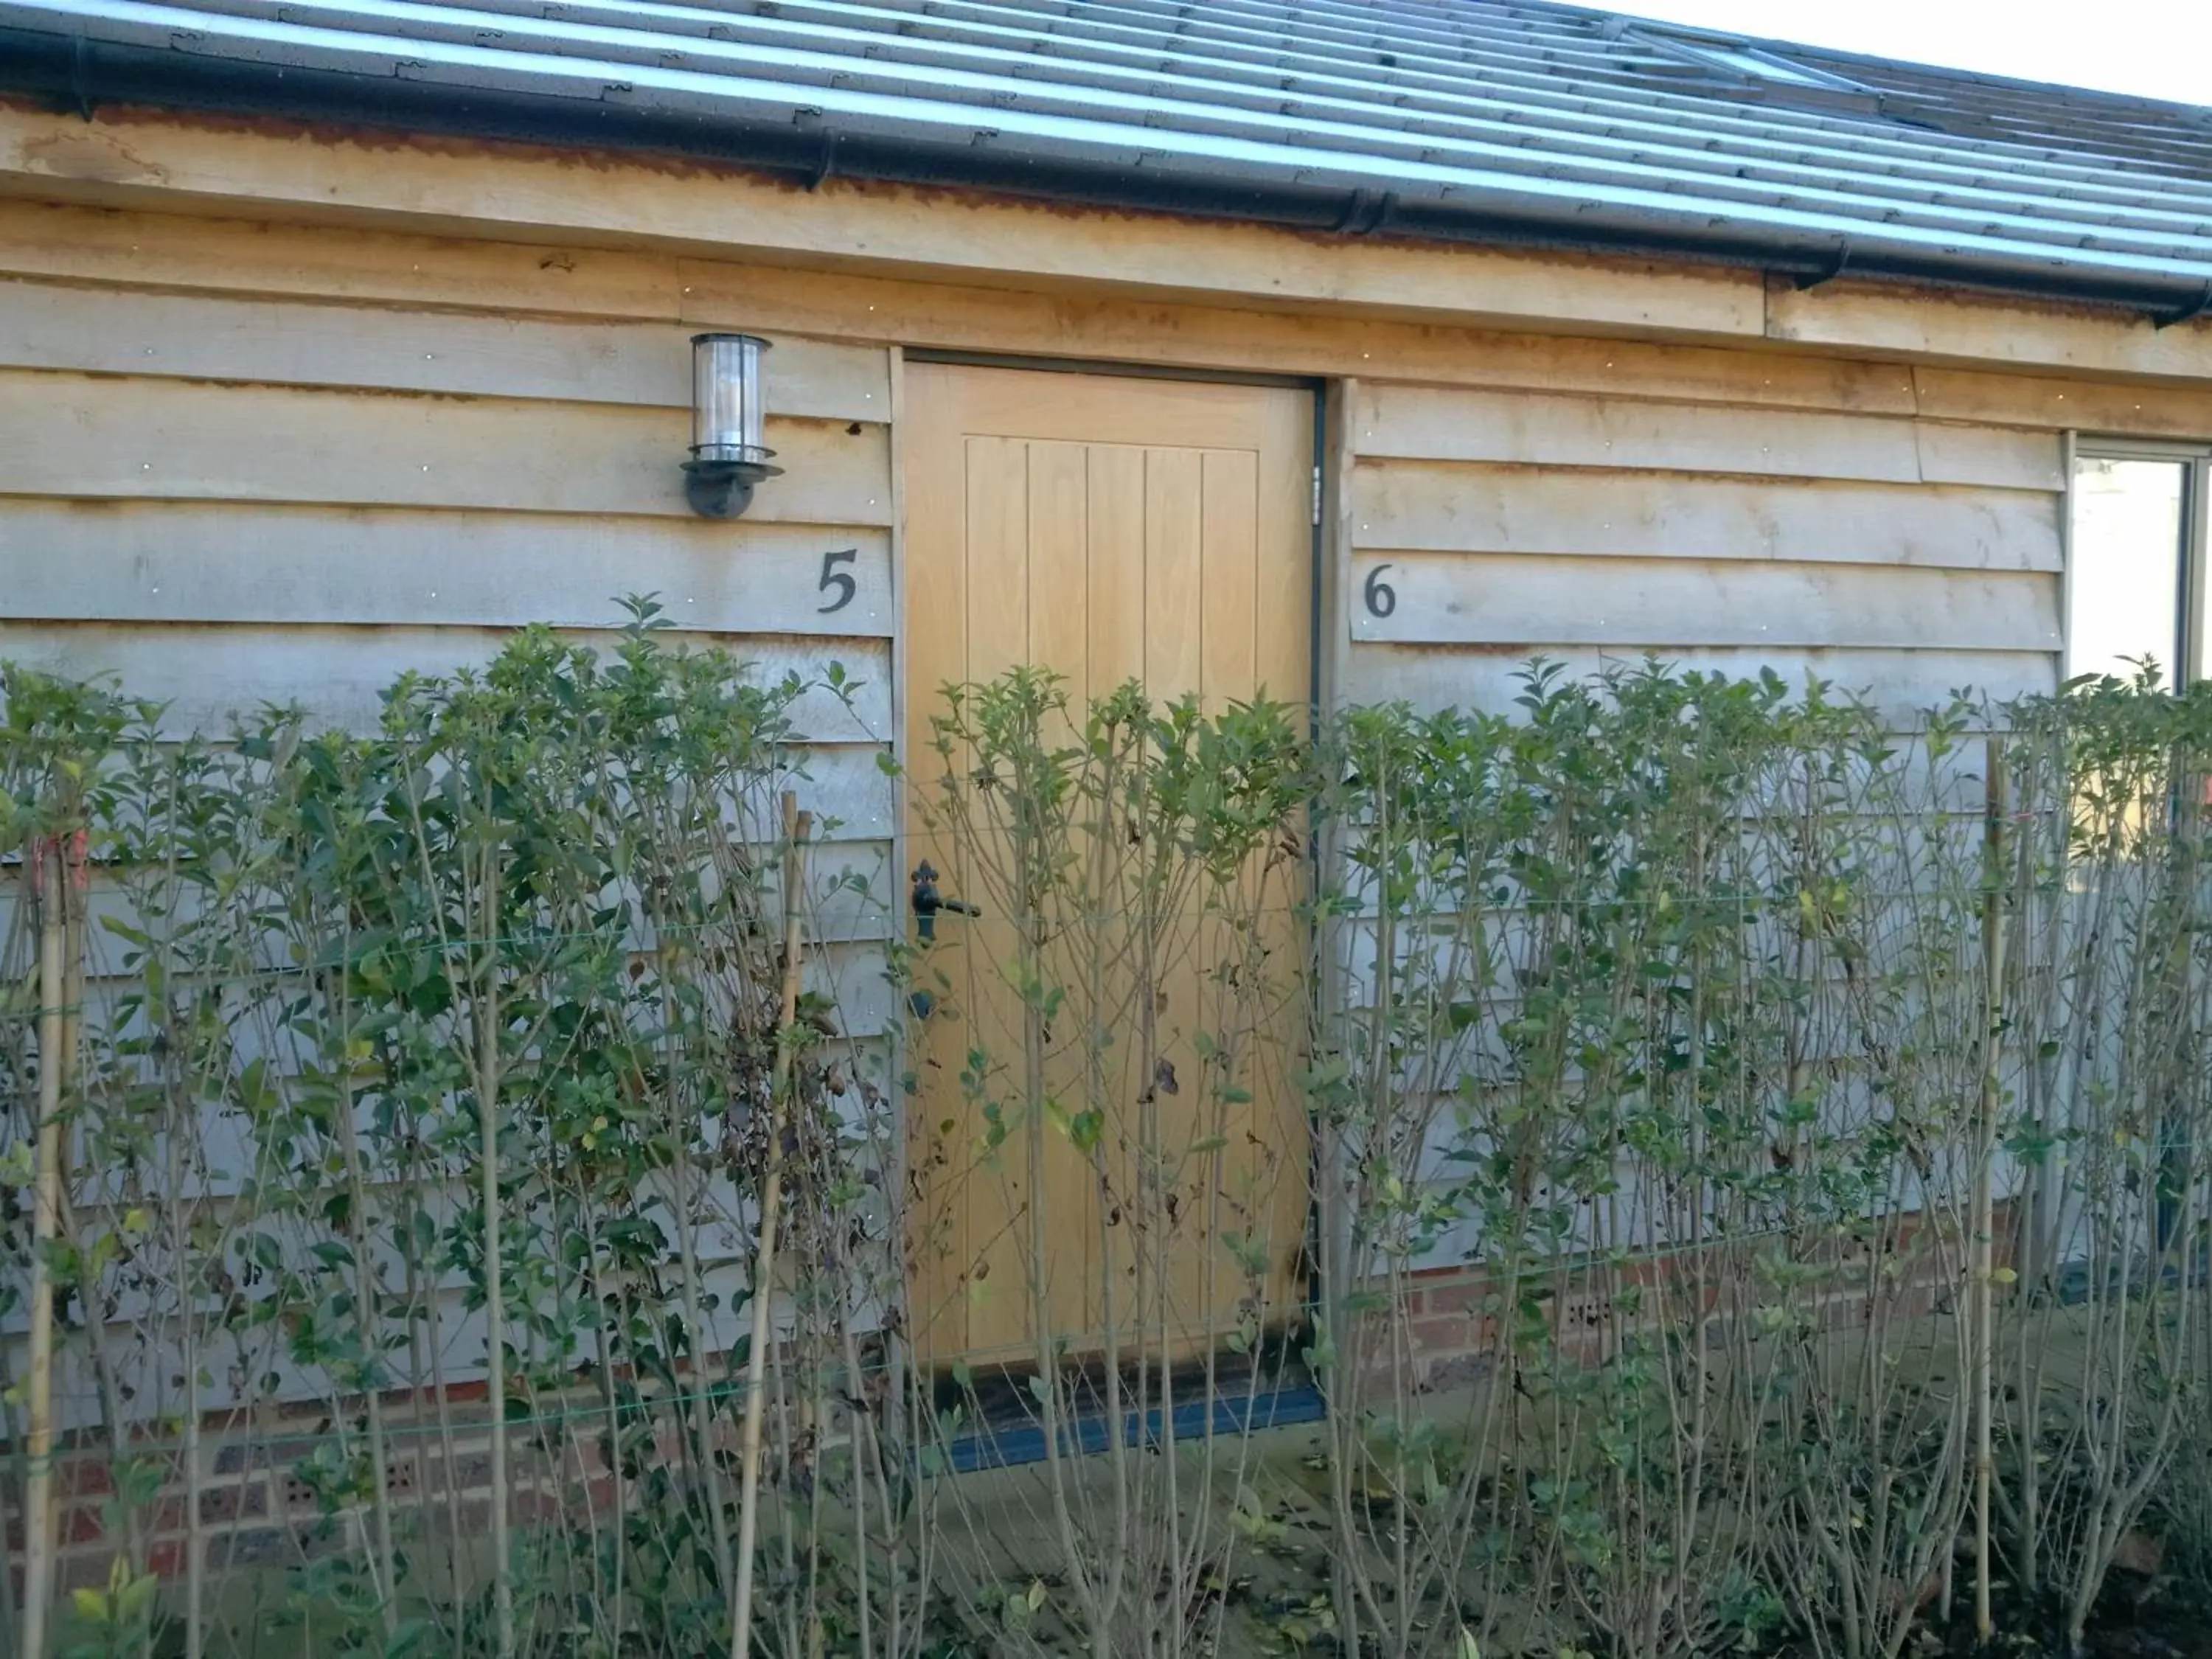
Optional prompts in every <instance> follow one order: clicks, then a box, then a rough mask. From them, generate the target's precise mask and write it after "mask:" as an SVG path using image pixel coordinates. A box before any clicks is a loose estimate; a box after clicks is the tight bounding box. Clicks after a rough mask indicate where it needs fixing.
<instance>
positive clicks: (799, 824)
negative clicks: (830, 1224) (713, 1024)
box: [730, 791, 814, 1659]
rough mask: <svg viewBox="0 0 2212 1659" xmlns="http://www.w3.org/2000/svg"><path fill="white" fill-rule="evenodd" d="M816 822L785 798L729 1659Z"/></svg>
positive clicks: (761, 1384)
mask: <svg viewBox="0 0 2212 1659" xmlns="http://www.w3.org/2000/svg"><path fill="white" fill-rule="evenodd" d="M813 829H814V816H813V814H812V813H811V812H802V811H799V797H798V796H797V795H795V794H793V793H789V792H788V791H787V792H786V793H785V794H784V797H783V849H784V850H783V1008H782V1012H781V1015H780V1016H779V1018H778V1019H777V1021H776V1028H775V1073H774V1078H773V1081H772V1082H771V1083H770V1084H769V1097H768V1177H767V1179H766V1181H765V1182H763V1185H762V1188H761V1222H760V1249H759V1251H758V1252H757V1254H756V1255H755V1256H754V1258H753V1261H754V1267H753V1345H752V1349H751V1351H750V1352H749V1353H747V1354H746V1355H745V1425H744V1441H743V1442H742V1450H743V1463H742V1469H741V1474H740V1475H739V1480H740V1491H739V1497H738V1585H737V1607H736V1613H735V1617H734V1619H733V1620H732V1627H731V1634H730V1659H745V1656H746V1655H747V1654H748V1653H750V1651H751V1650H752V1630H753V1541H754V1538H755V1536H756V1534H757V1533H758V1531H759V1529H760V1522H759V1516H760V1466H761V1407H762V1402H763V1395H765V1393H766V1392H767V1383H766V1372H767V1369H768V1345H769V1338H770V1335H771V1334H772V1329H771V1328H772V1324H773V1321H772V1319H771V1317H770V1315H771V1313H772V1311H773V1304H774V1302H775V1297H774V1295H773V1291H774V1285H775V1211H776V1205H777V1203H778V1201H779V1200H781V1198H782V1196H783V1123H782V1120H781V1115H780V1113H779V1110H778V1106H779V1103H781V1101H782V1099H783V1097H784V1095H785V1092H786V1090H787V1085H788V1083H789V1081H790V1078H791V1070H792V1059H791V1044H792V1040H793V1031H794V1030H795V1028H796V1027H797V1025H798V1024H799V949H800V945H801V943H802V940H803V938H804V933H803V932H802V928H801V922H802V920H803V918H802V915H801V912H802V910H803V908H804V905H805V894H806V848H805V842H806V837H807V836H809V835H810V834H811V833H812V831H813Z"/></svg>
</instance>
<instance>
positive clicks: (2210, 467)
mask: <svg viewBox="0 0 2212 1659" xmlns="http://www.w3.org/2000/svg"><path fill="white" fill-rule="evenodd" d="M2083 461H2172V462H2176V463H2179V464H2180V465H2182V468H2183V471H2182V486H2181V488H2182V497H2181V544H2180V545H2179V547H2178V548H2177V549H2176V550H2175V551H2176V553H2177V555H2178V558H2177V560H2176V568H2175V571H2174V581H2175V584H2176V586H2177V589H2178V592H2177V594H2176V599H2177V604H2176V607H2175V609H2176V613H2177V615H2178V616H2179V619H2180V626H2179V628H2178V629H2176V631H2175V636H2174V638H2173V639H2172V641H2168V643H2167V649H2168V650H2169V651H2170V652H2171V653H2172V664H2173V684H2174V685H2175V687H2176V689H2179V688H2180V687H2182V686H2185V685H2187V684H2190V683H2191V681H2194V680H2201V679H2204V678H2208V677H2212V618H2208V617H2207V616H2206V615H2205V611H2206V609H2207V605H2208V601H2212V563H2209V562H2208V561H2212V512H2208V509H2212V441H2202V442H2194V441H2188V440H2185V439H2163V438H2108V437H2103V436H2100V435H2096V434H2093V433H2081V432H2069V433H2068V434H2067V435H2066V442H2065V453H2064V458H2063V466H2064V468H2065V478H2066V501H2065V509H2064V510H2065V523H2064V526H2063V530H2064V539H2063V544H2062V549H2063V559H2064V561H2065V581H2064V588H2063V593H2062V596H2061V599H2060V605H2061V612H2060V617H2059V636H2060V637H2059V653H2058V666H2059V678H2060V680H2061V682H2062V683H2063V682H2064V681H2065V680H2067V679H2069V678H2072V677H2073V675H2074V662H2073V657H2074V608H2075V606H2074V582H2075V575H2076V569H2075V557H2074V524H2075V511H2076V509H2077V508H2078V507H2079V505H2080V489H2079V485H2078V482H2077V480H2078V477H2079V474H2080V471H2081V463H2082V462H2083Z"/></svg>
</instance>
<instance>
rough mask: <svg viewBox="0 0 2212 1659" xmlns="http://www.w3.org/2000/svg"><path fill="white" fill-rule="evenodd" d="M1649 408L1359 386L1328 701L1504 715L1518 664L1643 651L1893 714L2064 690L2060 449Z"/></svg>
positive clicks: (1600, 400)
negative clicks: (1824, 692)
mask: <svg viewBox="0 0 2212 1659" xmlns="http://www.w3.org/2000/svg"><path fill="white" fill-rule="evenodd" d="M1723 390H1724V389H1723ZM1649 391H1650V388H1642V387H1638V386H1637V384H1636V382H1635V380H1634V377H1633V376H1626V377H1624V380H1623V384H1622V386H1621V388H1620V391H1619V392H1615V393H1608V394H1607V395H1606V396H1603V397H1593V396H1589V395H1584V394H1579V393H1571V394H1561V393H1554V392H1499V391H1494V390H1488V389H1481V390H1477V389H1470V388H1455V387H1445V386H1433V385H1407V384H1389V383H1379V384H1378V383H1377V382H1376V381H1375V380H1373V379H1371V378H1363V379H1362V380H1360V381H1359V383H1358V386H1357V388H1356V390H1355V392H1354V393H1353V395H1352V398H1350V400H1349V404H1348V409H1347V413H1348V416H1349V417H1350V418H1349V421H1348V423H1347V441H1348V447H1349V448H1350V450H1351V451H1352V458H1351V477H1350V479H1349V481H1348V489H1347V490H1346V495H1345V500H1344V520H1343V522H1344V526H1345V535H1344V539H1345V541H1346V543H1347V544H1349V547H1350V550H1351V552H1350V557H1349V559H1348V560H1347V563H1346V568H1345V569H1344V571H1343V572H1342V573H1341V574H1340V583H1341V586H1340V589H1339V605H1340V611H1341V614H1342V616H1343V617H1345V619H1346V621H1345V623H1344V624H1343V625H1342V628H1341V631H1340V636H1339V639H1340V643H1339V646H1338V650H1339V651H1340V653H1341V654H1340V658H1339V659H1338V666H1337V674H1336V684H1337V691H1338V695H1339V696H1340V697H1342V698H1344V699H1346V700H1348V701H1352V702H1364V701H1371V700H1374V699H1376V698H1387V697H1406V698H1408V699H1410V700H1411V701H1413V702H1415V703H1417V704H1422V705H1427V706H1449V705H1454V704H1456V705H1458V706H1461V707H1468V708H1507V707H1510V704H1511V702H1512V699H1513V697H1514V696H1516V693H1517V691H1518V689H1519V688H1518V684H1517V682H1516V678H1515V675H1516V667H1517V666H1518V665H1521V664H1523V663H1525V662H1526V661H1527V660H1528V659H1529V658H1531V657H1534V656H1538V655H1545V656H1550V657H1553V658H1556V659H1560V660H1562V661H1564V662H1565V663H1566V664H1567V665H1569V666H1571V668H1573V669H1575V670H1577V671H1589V670H1592V669H1595V668H1597V667H1599V666H1601V665H1603V664H1605V663H1607V662H1614V663H1620V662H1635V661H1638V660H1640V659H1643V658H1644V656H1645V655H1646V654H1647V653H1648V654H1650V655H1655V656H1656V657H1658V658H1659V659H1662V660H1664V661H1667V662H1669V663H1673V664H1675V665H1678V666H1682V667H1703V668H1711V669H1713V670H1716V671H1721V672H1725V673H1730V674H1738V675H1742V674H1753V673H1757V672H1759V671H1763V670H1768V669H1771V670H1774V671H1778V672H1780V673H1781V674H1783V675H1784V678H1787V679H1789V680H1790V681H1791V682H1792V683H1794V684H1803V683H1804V681H1805V679H1806V678H1807V677H1808V676H1814V677H1818V678H1823V679H1827V680H1830V681H1832V683H1833V684H1836V685H1837V686H1838V688H1839V689H1840V690H1844V691H1845V692H1852V693H1861V694H1864V695H1867V696H1871V697H1873V698H1874V699H1875V700H1876V701H1877V702H1879V703H1880V704H1881V706H1882V708H1884V709H1885V710H1886V711H1887V713H1888V714H1890V715H1891V716H1892V717H1893V718H1895V719H1897V720H1899V721H1900V722H1904V721H1909V720H1911V717H1912V716H1913V715H1914V714H1915V713H1916V712H1917V711H1918V710H1919V709H1921V708H1925V707H1927V706H1929V705H1930V704H1933V703H1937V702H1942V701H1943V700H1944V699H1945V698H1946V697H1948V695H1949V694H1950V693H1951V691H1952V690H1954V689H1958V688H1972V689H1974V690H1978V691H1982V692H1985V693H1987V694H1990V695H1992V696H1999V697H2003V696H2017V695H2020V694H2021V693H2022V692H2026V691H2031V690H2049V689H2051V686H2052V685H2053V684H2055V683H2056V678H2057V653H2058V652H2059V650H2060V649H2061V647H2062V646H2063V614H2062V612H2063V592H2062V576H2061V573H2062V571H2063V534H2062V530H2063V506H2064V499H2065V498H2064V494H2063V491H2064V489H2065V484H2066V480H2065V478H2064V477H2063V448H2062V444H2061V438H2060V435H2059V433H2058V432H2057V430H2055V429H2052V428H2049V427H2048V426H2046V425H2044V424H2042V423H2040V422H2027V421H2021V422H2006V421H2003V420H2001V419H1999V418H1996V416H2001V415H2002V414H2003V413H2004V412H2005V411H2004V410H2002V408H1991V407H1989V406H1987V404H1984V406H1983V407H1980V408H1978V409H1974V410H1972V411H1971V412H1972V414H1973V415H1974V416H1977V417H1978V418H1972V419H1947V420H1933V419H1929V418H1928V417H1927V416H1926V415H1925V414H1924V413H1922V412H1918V410H1917V407H1916V409H1915V410H1911V411H1899V410H1890V409H1884V410H1855V411H1844V410H1800V409H1778V408H1757V407H1752V406H1749V405H1747V404H1743V403H1741V402H1736V401H1733V400H1729V399H1728V398H1726V397H1725V395H1723V397H1721V398H1717V399H1705V400H1699V401H1696V402H1692V401H1687V400H1684V399H1680V398H1668V397H1657V396H1651V395H1648V393H1649ZM1639 393H1643V394H1646V395H1639ZM1916 404H1917V399H1916ZM1953 409H1954V410H1957V412H1959V413H1961V414H1964V413H1967V412H1969V411H1968V410H1966V408H1965V407H1964V406H1963V400H1960V401H1957V402H1954V405H1953ZM1947 412H1950V411H1949V410H1947Z"/></svg>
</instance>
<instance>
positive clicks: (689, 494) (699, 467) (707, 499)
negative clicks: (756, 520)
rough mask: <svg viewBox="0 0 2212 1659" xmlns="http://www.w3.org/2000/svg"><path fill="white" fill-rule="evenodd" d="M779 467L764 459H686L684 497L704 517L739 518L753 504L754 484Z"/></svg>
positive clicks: (773, 475) (773, 472) (771, 474)
mask: <svg viewBox="0 0 2212 1659" xmlns="http://www.w3.org/2000/svg"><path fill="white" fill-rule="evenodd" d="M782 471H783V469H782V468H781V467H780V466H769V465H767V464H766V463H765V462H763V461H686V462H684V500H685V501H689V502H690V504H691V510H692V511H693V512H694V513H697V514H699V516H700V517H702V518H703V519H737V518H742V517H744V511H745V509H746V508H747V507H750V506H751V505H752V504H753V487H754V486H755V485H756V484H757V483H760V481H761V480H762V479H763V478H773V477H779V476H780V475H781V473H782Z"/></svg>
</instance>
